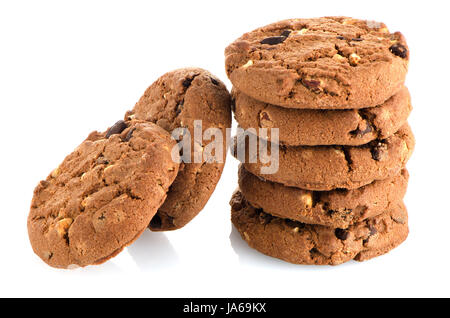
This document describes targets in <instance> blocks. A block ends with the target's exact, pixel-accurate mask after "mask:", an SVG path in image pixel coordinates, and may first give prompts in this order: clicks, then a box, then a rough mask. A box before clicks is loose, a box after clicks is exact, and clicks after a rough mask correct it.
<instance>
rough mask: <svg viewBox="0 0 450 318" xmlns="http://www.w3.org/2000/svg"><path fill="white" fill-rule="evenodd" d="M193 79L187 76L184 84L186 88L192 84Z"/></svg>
mask: <svg viewBox="0 0 450 318" xmlns="http://www.w3.org/2000/svg"><path fill="white" fill-rule="evenodd" d="M193 80H194V79H193V78H186V79H185V80H184V81H183V86H184V87H185V88H188V87H189V86H191V83H192V81H193Z"/></svg>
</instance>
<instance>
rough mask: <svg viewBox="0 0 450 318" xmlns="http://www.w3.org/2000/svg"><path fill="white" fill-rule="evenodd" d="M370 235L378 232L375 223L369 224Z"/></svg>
mask: <svg viewBox="0 0 450 318" xmlns="http://www.w3.org/2000/svg"><path fill="white" fill-rule="evenodd" d="M369 231H370V236H372V235H375V234H377V233H378V231H377V229H376V228H375V227H374V226H373V225H369Z"/></svg>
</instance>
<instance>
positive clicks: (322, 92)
mask: <svg viewBox="0 0 450 318" xmlns="http://www.w3.org/2000/svg"><path fill="white" fill-rule="evenodd" d="M225 56H226V60H225V64H226V72H227V75H228V77H229V78H230V80H231V82H232V83H233V85H234V87H236V89H238V90H239V91H241V92H243V93H245V94H246V95H248V96H251V97H253V98H254V99H256V100H260V101H263V102H266V103H270V104H274V105H280V106H284V107H288V108H313V109H354V108H367V107H373V106H377V105H381V104H383V103H384V102H385V101H386V100H387V99H389V98H390V97H391V96H393V95H395V94H396V93H397V92H398V91H399V90H400V89H401V87H402V86H403V83H404V80H405V76H406V73H407V70H408V64H409V50H408V46H407V44H406V41H405V38H404V37H403V35H402V34H401V33H399V32H396V33H390V32H389V30H388V28H387V27H386V25H385V24H383V23H379V22H374V21H365V20H358V19H352V18H346V17H325V18H316V19H290V20H284V21H280V22H276V23H273V24H270V25H267V26H264V27H261V28H258V29H256V30H254V31H252V32H249V33H245V34H244V35H243V36H242V37H240V38H239V39H237V40H236V41H235V42H233V43H232V44H231V45H229V46H228V47H227V48H226V50H225Z"/></svg>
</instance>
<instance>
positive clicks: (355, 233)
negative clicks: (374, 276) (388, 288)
mask: <svg viewBox="0 0 450 318" xmlns="http://www.w3.org/2000/svg"><path fill="white" fill-rule="evenodd" d="M230 204H231V206H232V214H231V220H232V222H233V224H234V226H235V227H236V228H237V230H238V231H239V232H240V234H241V236H242V238H243V239H244V240H245V241H246V242H247V243H248V245H249V246H250V247H252V248H254V249H256V250H258V251H259V252H261V253H263V254H266V255H268V256H271V257H276V258H279V259H282V260H284V261H286V262H290V263H294V264H305V265H338V264H342V263H345V262H348V261H350V260H352V259H354V260H356V261H366V260H369V259H371V258H373V257H376V256H380V255H382V254H385V253H387V252H389V251H390V250H392V249H393V248H395V247H397V246H398V245H400V244H401V243H402V242H403V241H404V240H405V239H406V238H407V236H408V232H409V230H408V215H407V212H406V208H405V206H404V205H403V203H399V204H397V205H396V206H393V207H392V209H391V210H389V211H386V212H384V213H383V214H380V215H379V216H376V217H374V218H371V219H367V220H365V221H363V222H360V223H357V224H355V225H352V226H351V227H350V228H348V229H346V230H342V229H334V228H331V227H325V226H321V225H310V224H304V223H300V222H295V221H291V220H288V219H281V218H277V217H272V216H270V215H269V214H267V213H265V212H263V211H262V210H260V209H259V210H258V209H255V208H254V207H252V206H251V205H250V204H248V202H246V200H245V198H244V197H243V196H242V194H241V193H240V192H237V193H235V194H234V195H233V198H232V200H231V202H230Z"/></svg>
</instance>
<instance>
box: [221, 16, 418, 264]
mask: <svg viewBox="0 0 450 318" xmlns="http://www.w3.org/2000/svg"><path fill="white" fill-rule="evenodd" d="M225 55H226V61H225V63H226V70H227V74H228V76H229V78H230V80H231V82H232V83H233V86H234V87H233V91H232V96H233V102H234V104H233V111H234V115H235V118H236V120H237V121H238V123H239V125H240V127H242V128H243V129H244V130H246V135H247V137H248V135H251V134H252V133H253V134H256V135H257V138H255V139H256V140H258V142H259V147H261V146H264V145H270V148H272V147H276V148H277V149H276V150H277V151H273V150H275V149H268V153H270V154H277V156H276V158H275V157H273V158H271V159H273V160H277V165H276V166H277V167H278V169H275V170H274V171H272V172H271V173H266V172H264V169H265V168H268V167H269V166H271V165H272V162H270V161H268V160H267V158H264V160H263V158H261V157H258V156H257V158H255V157H252V156H251V155H250V154H251V148H252V146H251V145H250V144H249V143H250V142H251V140H252V138H243V139H242V138H237V139H236V140H237V142H238V145H237V148H236V149H238V148H239V149H245V154H246V155H245V156H244V158H242V157H240V156H238V155H237V153H236V152H235V153H234V155H235V156H236V157H239V159H240V160H241V161H243V163H242V164H241V166H240V168H239V190H237V192H236V193H235V194H234V195H233V198H232V200H231V202H230V204H231V206H232V221H233V223H234V225H235V227H236V228H237V230H238V231H239V232H240V233H241V236H242V237H243V239H244V240H246V241H247V242H248V244H249V245H250V246H251V247H253V248H255V249H257V250H259V251H260V252H262V253H264V254H267V255H269V256H273V257H277V258H281V259H283V260H286V261H289V262H292V263H298V264H320V265H323V264H329V265H336V264H341V263H343V262H346V261H349V260H351V259H355V260H360V261H362V260H367V259H370V258H372V257H375V256H378V255H381V254H384V253H386V252H388V251H389V250H391V249H393V248H394V247H396V246H398V245H399V244H400V243H401V242H403V241H404V240H405V239H406V237H407V235H408V225H407V212H406V208H405V206H404V204H403V197H404V195H405V192H406V188H407V183H408V177H409V175H408V172H407V171H406V169H405V165H406V163H407V162H408V160H409V158H410V156H411V154H412V152H413V149H414V145H415V141H414V136H413V134H412V132H411V128H410V127H409V125H408V123H407V118H408V116H409V114H410V112H411V109H412V107H411V100H410V95H409V92H408V89H407V88H406V87H405V86H404V81H405V76H406V73H407V70H408V62H409V50H408V47H407V44H406V41H405V38H404V37H403V35H402V34H401V33H399V32H396V33H390V32H389V30H388V29H387V27H386V25H384V24H383V23H378V22H374V21H365V20H357V19H352V18H346V17H328V18H318V19H291V20H285V21H281V22H277V23H274V24H271V25H268V26H265V27H262V28H259V29H256V30H254V31H252V32H249V33H246V34H244V35H243V36H242V37H241V38H239V39H237V40H236V41H235V42H233V43H232V44H231V45H229V46H228V47H227V48H226V50H225ZM261 128H263V129H261ZM264 128H266V129H267V130H269V131H270V132H269V133H267V131H265V130H264ZM274 129H277V130H278V137H277V138H276V139H275V138H272V136H273V132H274V131H275V130H274ZM255 139H253V140H255ZM262 140H264V142H261V141H262ZM267 141H269V143H267ZM240 143H244V144H243V145H242V144H240ZM259 154H261V152H259ZM251 159H252V160H251Z"/></svg>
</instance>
